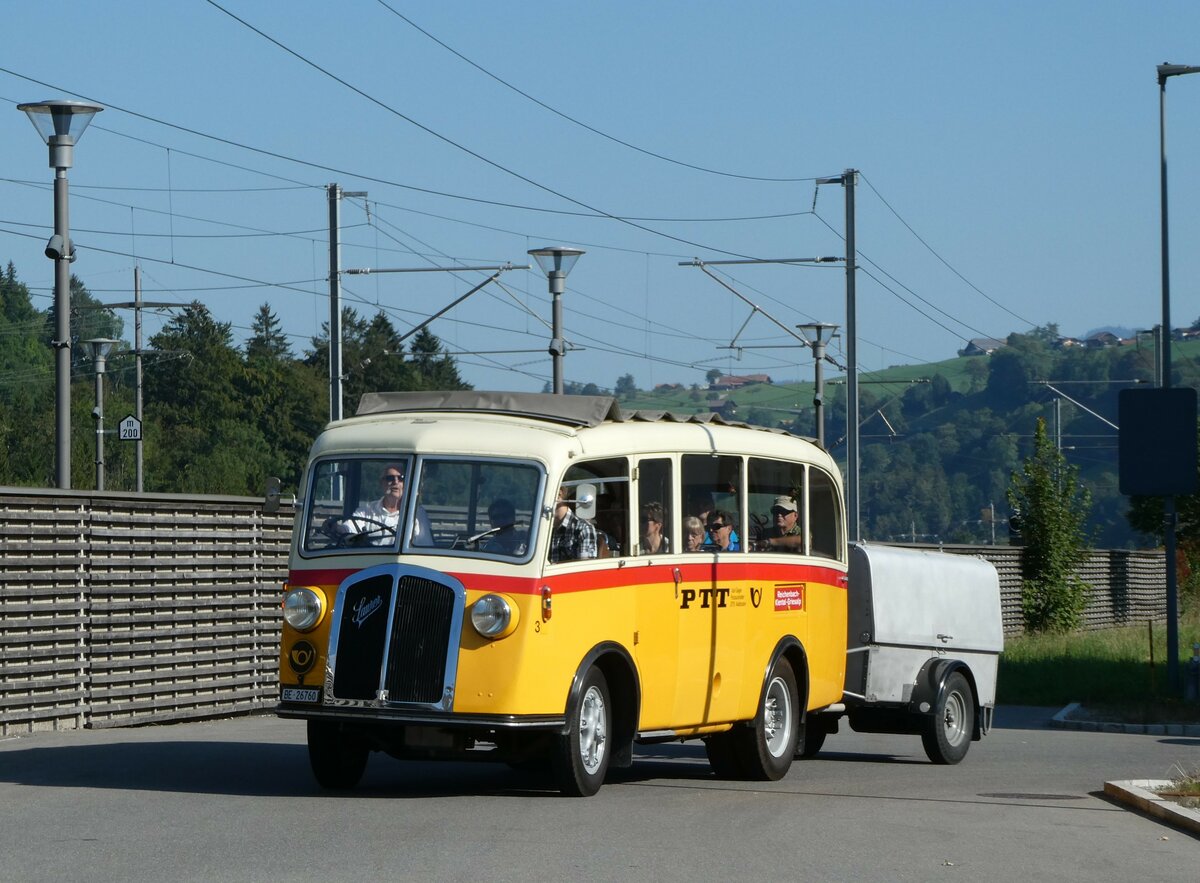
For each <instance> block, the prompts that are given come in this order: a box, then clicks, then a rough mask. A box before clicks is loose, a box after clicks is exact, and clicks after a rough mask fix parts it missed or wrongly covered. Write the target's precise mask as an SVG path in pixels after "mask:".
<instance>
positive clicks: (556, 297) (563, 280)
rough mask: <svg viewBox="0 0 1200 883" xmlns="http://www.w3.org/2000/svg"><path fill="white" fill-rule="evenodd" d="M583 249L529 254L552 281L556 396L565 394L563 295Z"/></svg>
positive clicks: (551, 248)
mask: <svg viewBox="0 0 1200 883" xmlns="http://www.w3.org/2000/svg"><path fill="white" fill-rule="evenodd" d="M583 253H584V252H583V249H581V248H567V247H565V246H562V245H556V246H547V247H545V248H533V249H530V250H529V254H530V255H532V256H533V257H534V258H536V259H537V262H538V266H539V267H541V268H542V272H543V273H545V274H546V278H547V279H548V280H550V299H551V301H552V302H553V310H554V312H553V314H552V315H553V325H552V330H551V339H550V349H549V352H550V355H551V357H552V358H553V361H554V394H555V395H562V394H563V369H562V360H563V354H564V353H565V352H566V350H567V348H566V344H565V343H564V342H563V334H562V293H563V292H564V291H565V290H566V288H567V274H568V273H570V272H571V268H572V267H574V266H575V262H576V261H577V260H579V256H580V255H581V254H583Z"/></svg>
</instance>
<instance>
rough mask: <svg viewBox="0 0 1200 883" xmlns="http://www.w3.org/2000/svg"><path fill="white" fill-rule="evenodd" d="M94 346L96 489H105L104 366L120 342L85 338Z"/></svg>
mask: <svg viewBox="0 0 1200 883" xmlns="http://www.w3.org/2000/svg"><path fill="white" fill-rule="evenodd" d="M84 343H86V344H87V345H88V346H90V347H91V348H92V362H93V363H94V364H95V366H96V409H95V410H94V411H92V416H93V417H95V418H96V490H98V491H102V490H104V368H105V366H106V364H107V361H108V354H109V353H110V352H111V351H112V348H113V345H114V344H117V343H120V341H119V340H113V339H112V338H109V337H93V338H92V339H91V340H85V341H84Z"/></svg>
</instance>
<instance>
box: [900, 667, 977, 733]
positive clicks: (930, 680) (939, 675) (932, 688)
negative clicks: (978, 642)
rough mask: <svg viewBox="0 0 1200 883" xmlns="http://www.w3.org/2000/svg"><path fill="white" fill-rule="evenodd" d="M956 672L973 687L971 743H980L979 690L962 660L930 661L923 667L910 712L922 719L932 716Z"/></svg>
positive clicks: (973, 677)
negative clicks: (947, 680) (973, 712)
mask: <svg viewBox="0 0 1200 883" xmlns="http://www.w3.org/2000/svg"><path fill="white" fill-rule="evenodd" d="M956 671H957V672H961V673H962V676H963V677H964V678H966V679H967V683H968V684H969V685H970V686H971V702H972V704H973V705H974V706H975V725H974V727H973V728H972V732H971V741H973V742H978V741H979V740H980V739H982V738H983V730H982V728H981V727H982V723H981V722H982V718H983V716H982V714H981V713H980V708H979V688H978V687H977V686H976V684H975V675H974V674H973V673H972V672H971V667H970V666H969V665H967V664H966V663H965V662H963V661H962V660H961V659H942V658H937V659H930V660H928V661H926V663H925V664H924V665H923V666H921V671H920V672H919V673H918V674H917V681H916V684H915V685H914V686H913V691H912V698H911V699H910V700H909V705H908V708H909V712H910V713H911V714H914V715H919V716H921V717H927V716H928V715H930V714H932V713H933V710H934V708H936V707H937V698H938V696H939V695H940V694H941V692H942V689H943V688H944V687H945V685H946V679H947V678H948V677H950V675H952V674H953V673H954V672H956Z"/></svg>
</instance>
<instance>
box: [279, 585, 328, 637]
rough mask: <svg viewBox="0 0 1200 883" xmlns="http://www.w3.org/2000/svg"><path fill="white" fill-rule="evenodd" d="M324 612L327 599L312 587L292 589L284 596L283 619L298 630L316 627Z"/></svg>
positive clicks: (304, 630)
mask: <svg viewBox="0 0 1200 883" xmlns="http://www.w3.org/2000/svg"><path fill="white" fill-rule="evenodd" d="M324 612H325V599H324V598H323V597H321V594H320V593H319V592H316V591H314V590H312V589H308V588H296V589H291V590H289V591H288V592H287V594H285V595H284V596H283V621H284V622H286V623H287V624H288V625H290V626H291V627H292V628H294V629H295V630H296V631H298V632H306V631H308V630H309V629H311V628H313V627H315V626H316V624H317V623H319V622H320V621H321V615H322V614H323V613H324Z"/></svg>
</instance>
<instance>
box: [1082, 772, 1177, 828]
mask: <svg viewBox="0 0 1200 883" xmlns="http://www.w3.org/2000/svg"><path fill="white" fill-rule="evenodd" d="M1171 784H1172V782H1171V781H1170V780H1169V779H1126V780H1123V781H1116V782H1105V783H1104V793H1105V794H1107V795H1108V796H1109V797H1112V798H1114V799H1115V800H1118V801H1120V802H1121V803H1124V804H1127V805H1128V806H1132V807H1133V808H1134V809H1137V810H1140V811H1141V812H1143V813H1145V814H1146V815H1149V816H1153V817H1154V818H1156V819H1159V820H1160V821H1164V822H1167V823H1168V824H1171V825H1174V826H1175V827H1177V828H1182V829H1183V830H1184V831H1187V832H1189V833H1191V834H1195V835H1200V812H1197V811H1196V810H1194V809H1186V808H1185V807H1182V806H1180V805H1179V804H1177V803H1172V802H1171V801H1170V800H1167V799H1166V798H1165V797H1160V796H1159V795H1158V794H1155V793H1154V791H1153V790H1151V789H1153V788H1165V787H1168V786H1170V785H1171Z"/></svg>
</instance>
